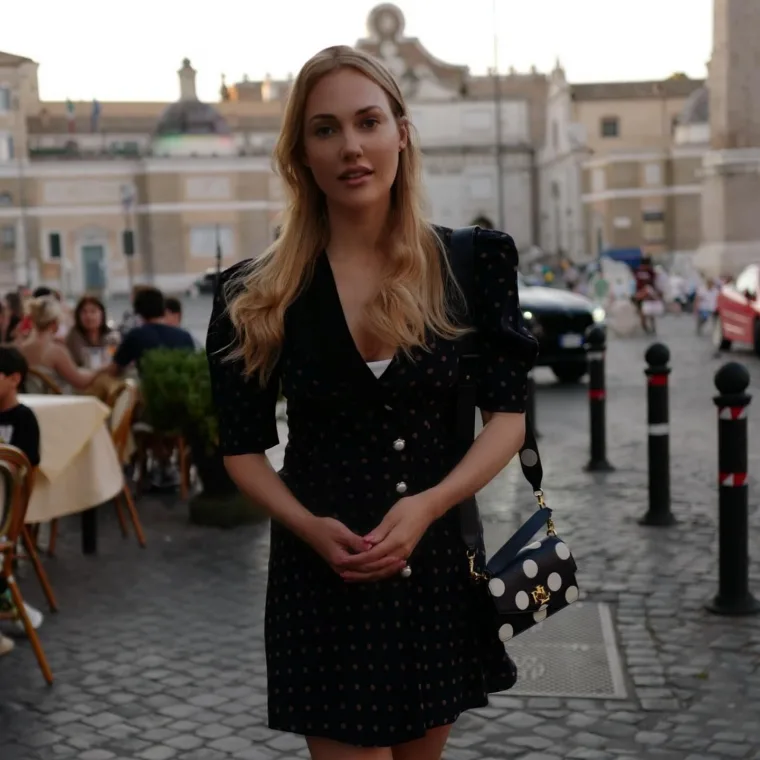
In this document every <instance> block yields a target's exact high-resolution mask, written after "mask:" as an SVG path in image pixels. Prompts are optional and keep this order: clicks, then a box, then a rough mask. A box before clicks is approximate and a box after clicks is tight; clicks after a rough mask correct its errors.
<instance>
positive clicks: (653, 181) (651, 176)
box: [644, 164, 662, 187]
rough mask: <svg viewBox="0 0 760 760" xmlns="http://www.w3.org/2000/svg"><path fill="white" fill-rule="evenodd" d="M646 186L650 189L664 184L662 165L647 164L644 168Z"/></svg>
mask: <svg viewBox="0 0 760 760" xmlns="http://www.w3.org/2000/svg"><path fill="white" fill-rule="evenodd" d="M644 184H645V185H649V186H650V187H653V186H659V185H661V184H662V167H661V166H660V164H647V165H646V166H645V167H644Z"/></svg>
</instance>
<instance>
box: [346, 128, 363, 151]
mask: <svg viewBox="0 0 760 760" xmlns="http://www.w3.org/2000/svg"><path fill="white" fill-rule="evenodd" d="M359 137H360V136H359V134H358V133H357V132H356V131H355V130H353V129H347V130H345V131H344V132H343V151H342V152H343V157H344V158H356V157H357V156H361V155H362V152H363V151H362V146H361V140H360V139H359Z"/></svg>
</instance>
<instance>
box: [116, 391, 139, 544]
mask: <svg viewBox="0 0 760 760" xmlns="http://www.w3.org/2000/svg"><path fill="white" fill-rule="evenodd" d="M137 401H138V388H137V383H136V382H135V381H134V380H125V381H124V383H123V385H122V388H121V390H120V391H119V392H118V393H116V394H114V401H113V407H112V411H111V419H110V428H111V438H112V439H113V445H114V448H115V449H116V454H117V456H118V457H119V462H121V463H122V464H123V462H124V460H125V459H126V455H127V448H128V446H129V440H130V435H131V432H132V417H133V416H134V412H135V407H136V406H137ZM122 500H123V501H124V505H125V506H126V509H127V512H128V514H129V518H130V520H131V521H132V527H133V528H134V529H135V535H136V536H137V542H138V543H139V544H140V546H142V547H143V548H145V534H144V533H143V529H142V524H141V523H140V516H139V514H138V513H137V507H136V506H135V502H134V499H133V498H132V492H131V491H130V489H129V483H128V482H127V479H126V478H125V479H124V487H123V488H122V491H121V493H120V494H119V495H118V496H117V497H116V515H117V517H118V519H119V525H120V526H121V532H122V534H123V535H124V536H127V535H128V528H127V521H126V519H125V517H124V512H123V510H122V505H121V501H122Z"/></svg>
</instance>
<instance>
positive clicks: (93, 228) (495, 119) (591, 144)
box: [0, 4, 705, 294]
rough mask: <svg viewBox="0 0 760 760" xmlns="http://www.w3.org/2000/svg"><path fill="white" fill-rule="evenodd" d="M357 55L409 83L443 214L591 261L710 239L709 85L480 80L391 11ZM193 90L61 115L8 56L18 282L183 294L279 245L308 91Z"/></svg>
mask: <svg viewBox="0 0 760 760" xmlns="http://www.w3.org/2000/svg"><path fill="white" fill-rule="evenodd" d="M357 46H358V47H361V48H363V49H365V50H368V51H369V52H371V53H373V54H374V55H378V56H379V57H381V58H382V59H383V60H384V61H385V62H386V63H387V64H388V66H389V67H390V68H391V69H392V70H393V71H394V73H395V74H396V75H397V76H398V77H399V79H400V81H401V83H402V87H403V88H404V90H405V94H406V97H407V98H408V101H409V104H410V112H411V118H412V120H413V122H414V123H415V124H416V126H417V128H418V132H419V135H420V140H421V144H422V148H423V152H424V155H425V182H426V189H427V193H428V196H429V211H430V215H431V217H432V218H433V219H434V220H435V221H438V222H439V223H442V224H448V225H451V226H456V225H462V224H469V223H471V222H473V221H474V220H475V219H479V220H482V221H483V222H484V223H487V224H492V225H493V226H503V227H504V228H505V229H507V230H508V231H509V232H510V233H511V234H512V235H513V236H514V237H515V239H516V241H517V244H518V246H519V247H520V248H521V249H522V250H527V249H531V248H533V247H535V246H541V247H542V248H543V249H545V250H546V251H548V252H551V253H558V252H561V253H567V254H569V255H571V256H572V257H573V258H575V259H577V260H584V259H588V258H590V257H593V256H595V255H596V254H597V253H598V252H599V250H606V249H609V248H616V247H634V246H640V245H646V246H648V247H650V248H651V250H652V251H654V252H658V251H670V250H692V249H693V248H694V247H696V245H697V244H698V242H699V236H698V234H697V237H696V238H695V237H694V234H695V230H697V229H699V226H700V191H699V184H698V178H697V176H696V170H697V169H698V167H699V165H700V162H701V156H702V154H703V153H704V150H705V146H702V145H691V144H690V145H687V146H678V145H676V144H675V142H674V132H673V124H674V119H675V117H676V116H677V115H678V114H679V113H680V112H681V110H682V109H683V108H684V104H685V103H686V102H687V99H688V98H689V96H690V95H691V93H693V92H694V91H695V90H697V89H698V88H700V87H701V86H702V83H701V82H699V81H694V80H689V79H686V78H684V77H675V78H671V79H669V80H665V81H664V82H634V83H619V84H582V85H575V84H569V83H568V82H567V81H566V80H565V78H564V72H562V71H561V68H560V67H558V68H557V70H555V71H554V72H552V73H551V74H549V75H544V74H541V73H539V72H537V71H535V70H532V71H530V72H526V73H519V72H515V71H510V72H509V73H508V74H505V75H501V76H499V77H498V78H495V77H493V76H483V77H477V76H473V75H471V74H470V72H469V70H468V69H467V67H466V66H462V65H458V64H454V63H449V62H443V61H440V60H438V59H436V58H434V57H433V56H432V55H430V53H429V52H428V51H427V50H426V49H425V48H424V46H423V45H422V44H421V43H420V42H419V41H418V40H417V39H416V38H409V37H406V36H405V33H404V19H403V14H402V13H401V12H400V10H399V9H398V8H396V7H395V6H392V5H388V4H383V5H380V6H377V7H376V8H375V9H374V10H373V11H372V13H371V14H370V17H369V20H368V30H367V34H366V36H365V37H363V38H362V39H360V40H359V41H358V42H357ZM43 73H44V72H43ZM168 75H171V74H170V73H168ZM178 77H179V99H178V100H177V102H175V103H150V102H145V103H139V102H133V103H127V102H107V103H102V104H93V103H74V104H67V103H61V102H43V101H41V100H40V98H39V94H38V89H37V81H38V64H37V63H35V62H33V61H30V60H29V59H26V58H23V57H18V56H12V55H8V54H2V53H0V285H1V286H3V287H7V286H9V285H10V284H11V283H13V282H18V283H24V282H30V283H32V284H36V283H40V282H46V283H49V284H53V285H56V286H58V287H60V288H61V289H62V290H64V292H66V293H71V294H74V293H78V292H81V291H83V290H100V291H105V292H123V291H125V290H126V289H127V287H128V283H129V280H130V276H131V277H133V278H134V280H135V281H138V282H139V281H150V282H154V283H156V284H157V285H159V286H160V287H162V288H165V289H166V290H169V291H177V292H181V291H183V290H185V289H186V288H188V287H190V286H191V284H192V282H193V281H194V279H196V278H197V277H198V276H199V275H200V274H202V273H203V272H204V271H206V270H207V269H209V268H211V267H214V266H215V265H216V252H217V248H218V249H219V250H221V254H222V263H223V265H228V264H230V263H232V262H233V261H236V260H238V259H240V258H244V257H247V256H251V255H256V254H257V253H259V252H260V251H261V250H263V249H264V248H265V247H266V246H267V245H268V244H269V242H270V241H271V240H272V239H273V236H274V230H275V228H276V224H277V215H278V213H279V211H280V209H281V207H282V190H281V187H280V185H279V181H278V179H277V178H276V177H275V176H274V175H273V173H272V170H271V151H272V148H273V146H274V143H275V140H276V137H277V131H278V128H279V125H280V120H281V116H282V112H283V108H284V103H285V98H286V97H287V93H288V91H289V88H290V85H291V83H290V82H289V81H273V80H270V79H266V80H264V81H260V82H254V81H248V80H244V81H242V82H238V83H235V84H229V85H227V84H226V83H223V85H222V87H221V88H220V96H219V102H217V103H214V104H213V105H210V104H206V103H202V102H201V101H199V100H198V98H197V95H196V92H195V71H194V70H193V68H192V66H191V65H190V62H189V61H185V62H183V64H182V66H181V68H180V69H179V71H178ZM497 127H498V128H497ZM658 214H659V215H661V216H662V218H658V217H657V215H658ZM125 229H129V230H132V231H133V233H134V247H135V253H134V256H133V257H132V258H131V259H130V261H129V264H130V266H129V267H128V265H127V259H126V258H125V256H124V252H123V233H124V230H125ZM130 270H131V271H130Z"/></svg>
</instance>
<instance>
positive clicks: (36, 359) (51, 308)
mask: <svg viewBox="0 0 760 760" xmlns="http://www.w3.org/2000/svg"><path fill="white" fill-rule="evenodd" d="M27 310H28V314H29V318H30V320H31V324H32V331H31V333H29V335H27V336H26V337H25V338H22V339H21V341H20V342H19V343H18V344H17V348H18V349H19V351H21V353H22V354H23V356H24V358H25V359H26V362H27V364H28V365H29V367H30V368H31V369H34V370H37V371H38V372H43V373H45V374H47V375H48V376H49V377H50V379H51V380H53V382H54V383H55V384H56V385H58V386H60V387H62V388H63V389H67V387H69V388H72V389H74V390H78V391H81V390H84V389H85V388H87V387H88V386H89V385H90V384H91V383H92V381H93V380H94V379H95V377H96V373H95V372H90V371H87V370H83V369H79V367H77V365H76V363H75V362H74V359H73V357H72V356H71V353H70V352H69V349H68V348H67V347H66V346H65V345H64V344H62V343H61V342H60V341H59V340H57V335H58V332H59V329H60V326H61V324H62V322H63V319H64V314H63V309H62V307H61V304H60V302H59V301H58V300H57V299H56V298H55V296H41V297H39V298H33V299H32V300H31V301H29V303H28V305H27Z"/></svg>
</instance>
